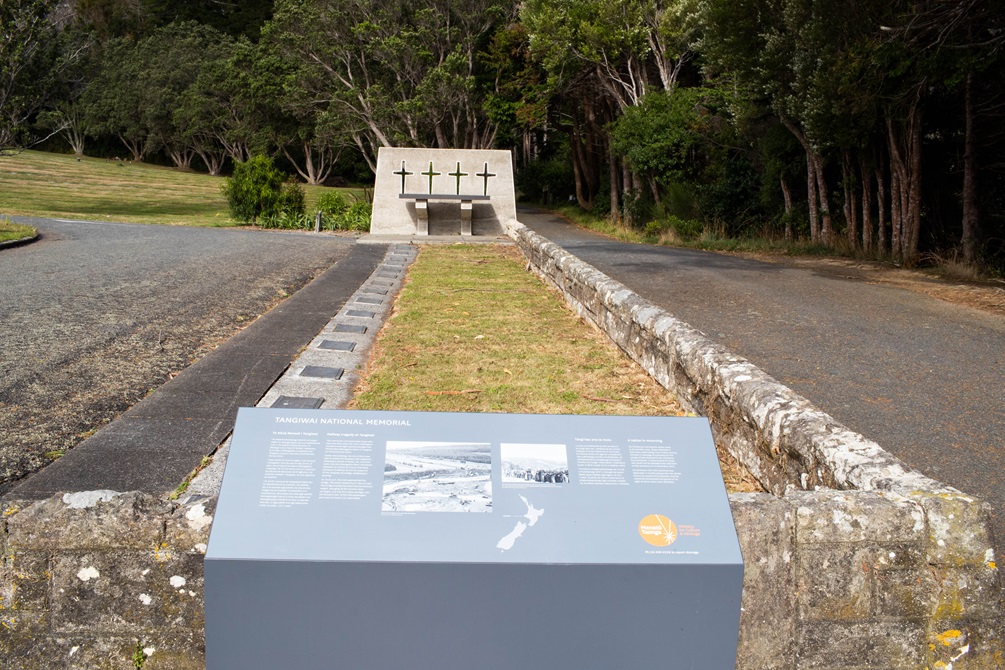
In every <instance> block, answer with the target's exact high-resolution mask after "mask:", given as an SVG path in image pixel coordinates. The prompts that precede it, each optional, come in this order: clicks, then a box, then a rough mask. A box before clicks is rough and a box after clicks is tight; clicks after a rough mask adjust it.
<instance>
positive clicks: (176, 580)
mask: <svg viewBox="0 0 1005 670" xmlns="http://www.w3.org/2000/svg"><path fill="white" fill-rule="evenodd" d="M168 581H170V582H171V586H173V587H174V588H176V589H180V588H181V587H183V586H185V578H184V577H182V576H181V575H174V576H172V577H171V579H170V580H168Z"/></svg>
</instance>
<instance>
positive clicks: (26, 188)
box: [0, 151, 358, 226]
mask: <svg viewBox="0 0 1005 670" xmlns="http://www.w3.org/2000/svg"><path fill="white" fill-rule="evenodd" d="M223 183H224V178H223V177H211V176H209V175H207V174H200V173H197V172H187V171H184V170H178V169H175V168H169V167H163V166H159V165H148V164H146V163H132V162H129V161H116V160H106V159H103V158H87V157H84V158H82V159H81V160H79V161H78V160H77V159H76V158H75V157H74V156H68V155H64V154H53V153H47V152H42V151H23V152H21V153H19V154H16V155H14V156H3V157H0V211H2V212H4V213H5V214H22V215H27V216H41V217H53V218H69V219H84V220H99V221H122V222H128V223H162V224H171V225H181V226H234V225H238V224H236V223H235V222H233V221H231V219H230V211H229V210H228V208H227V200H226V198H224V196H223V192H222V191H221V187H222V185H223ZM330 190H335V189H328V188H325V187H322V186H304V191H305V192H306V196H307V198H306V199H307V211H308V212H312V211H314V208H315V205H316V203H317V200H318V197H319V196H320V194H321V193H323V192H324V191H330ZM339 190H344V189H339ZM357 191H358V189H355V190H352V192H353V193H356V192H357Z"/></svg>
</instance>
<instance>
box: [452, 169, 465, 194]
mask: <svg viewBox="0 0 1005 670" xmlns="http://www.w3.org/2000/svg"><path fill="white" fill-rule="evenodd" d="M450 176H451V177H457V195H460V194H461V177H467V176H468V173H467V172H461V164H460V163H458V164H457V170H456V171H455V172H451V173H450Z"/></svg>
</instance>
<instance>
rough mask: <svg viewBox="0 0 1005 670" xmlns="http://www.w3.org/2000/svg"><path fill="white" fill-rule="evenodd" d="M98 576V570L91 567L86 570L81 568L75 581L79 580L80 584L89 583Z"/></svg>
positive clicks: (99, 574)
mask: <svg viewBox="0 0 1005 670" xmlns="http://www.w3.org/2000/svg"><path fill="white" fill-rule="evenodd" d="M100 576H101V573H100V572H98V569H97V568H96V567H94V566H93V565H92V566H90V567H87V568H81V569H80V570H79V571H78V572H77V579H79V580H80V581H82V582H89V581H91V580H92V579H97V578H98V577H100Z"/></svg>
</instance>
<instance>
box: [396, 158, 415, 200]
mask: <svg viewBox="0 0 1005 670" xmlns="http://www.w3.org/2000/svg"><path fill="white" fill-rule="evenodd" d="M394 174H400V175H401V192H402V193H404V192H405V177H407V176H408V175H410V174H415V173H414V172H409V171H408V170H406V169H405V161H401V169H400V170H395V171H394Z"/></svg>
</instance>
